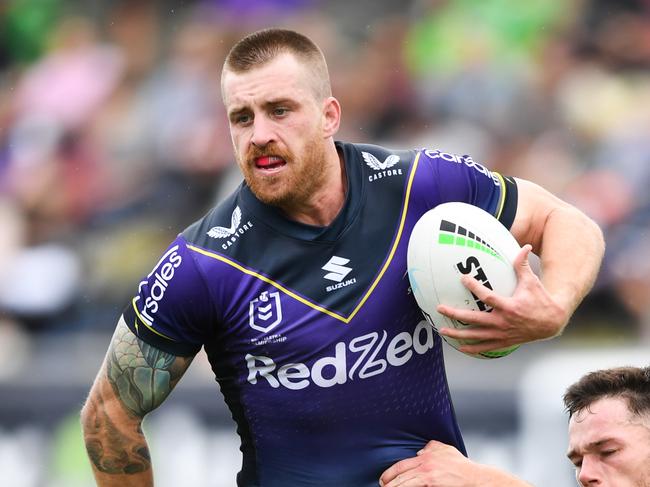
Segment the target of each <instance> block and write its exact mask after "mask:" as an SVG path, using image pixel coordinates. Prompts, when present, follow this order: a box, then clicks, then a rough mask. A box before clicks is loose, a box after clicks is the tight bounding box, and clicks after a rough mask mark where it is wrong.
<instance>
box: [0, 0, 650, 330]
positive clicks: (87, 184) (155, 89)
mask: <svg viewBox="0 0 650 487" xmlns="http://www.w3.org/2000/svg"><path fill="white" fill-rule="evenodd" d="M267 26H282V27H288V28H292V29H295V30H299V31H301V32H303V33H305V34H307V35H309V36H310V37H312V38H313V39H314V40H315V41H316V42H317V43H318V44H319V45H320V46H321V47H322V48H323V50H324V52H325V55H326V58H327V59H328V62H329V67H330V74H331V77H332V83H333V91H334V95H335V96H336V97H337V98H339V100H340V101H341V103H342V106H343V126H342V129H341V132H340V134H339V138H341V139H343V140H348V141H352V142H362V141H363V142H376V143H380V144H384V145H388V146H389V147H395V148H408V147H412V148H416V147H429V148H440V149H442V150H445V151H448V152H456V153H464V154H471V155H472V156H473V157H474V159H475V160H480V161H482V162H484V163H485V164H486V165H488V166H489V167H490V168H492V169H494V170H498V171H501V172H503V173H504V174H508V175H513V176H519V177H523V178H528V179H531V180H533V181H535V182H537V183H539V184H541V185H542V186H544V187H546V188H548V189H549V190H551V191H553V192H554V193H556V194H557V195H559V196H561V197H562V198H564V199H566V200H568V201H570V202H572V203H574V204H575V205H577V206H578V207H580V208H581V209H583V210H584V211H585V212H586V213H587V214H589V215H590V216H591V217H592V218H594V219H595V220H596V221H597V222H598V223H599V224H600V225H601V226H602V228H603V230H604V231H605V234H606V238H607V242H608V249H607V255H606V259H605V264H604V267H603V271H602V273H601V276H600V278H599V281H598V282H597V285H596V288H595V289H594V292H593V293H592V295H591V296H590V297H589V298H588V299H587V300H586V302H585V303H584V305H583V307H582V308H581V309H580V310H579V312H578V313H577V315H576V318H575V320H574V321H575V322H576V323H575V326H573V327H570V329H571V331H569V332H568V333H570V334H577V335H579V336H581V338H584V337H599V336H604V337H605V338H606V339H608V340H610V339H611V338H612V337H615V338H622V339H626V340H639V339H644V340H647V341H650V1H649V0H568V1H562V2H560V1H550V2H549V1H548V0H528V1H526V2H522V1H520V0H489V1H479V0H413V1H401V2H391V1H389V0H382V1H379V0H377V1H371V0H365V1H360V2H345V1H342V0H338V1H329V2H325V1H324V0H323V1H318V0H284V1H283V0H202V1H201V0H195V1H180V0H178V1H172V0H161V1H154V0H140V1H137V2H133V1H128V0H116V1H108V0H106V1H95V2H81V1H64V0H6V1H4V2H2V3H1V4H0V228H1V232H2V237H1V238H0V333H1V331H2V330H5V331H6V330H9V329H11V330H21V331H23V332H25V333H28V334H30V335H32V334H38V333H52V332H55V333H59V332H65V331H75V332H76V331H93V332H96V331H99V332H110V331H112V329H113V327H114V325H115V322H116V319H117V317H118V316H119V313H120V311H121V308H122V307H123V306H125V305H126V304H127V302H128V300H129V298H130V297H131V296H132V295H133V293H134V292H135V290H136V286H137V283H138V282H139V280H140V278H141V277H142V276H143V275H145V274H147V273H148V272H149V270H150V269H151V267H152V265H153V264H154V263H155V262H156V260H157V257H158V256H159V254H160V253H161V251H162V250H163V249H164V248H165V247H166V245H167V244H168V243H169V241H170V240H171V239H173V238H174V236H175V235H176V234H177V233H178V232H180V231H182V230H183V229H184V228H185V226H186V225H188V224H189V223H191V222H192V221H193V220H194V219H196V218H199V217H200V216H201V215H202V214H203V213H204V212H205V211H206V210H207V209H208V208H209V207H210V206H211V205H213V204H214V203H215V202H216V201H218V200H219V199H220V198H221V197H222V196H224V194H226V193H227V192H228V191H229V190H230V189H231V188H232V187H234V185H236V184H237V183H238V182H239V180H240V178H239V175H238V172H237V169H236V167H235V164H234V160H233V157H232V149H231V143H230V140H229V134H228V126H227V120H226V117H225V115H224V112H223V107H222V104H221V95H220V87H219V79H220V70H221V63H222V61H223V58H224V56H225V54H226V53H227V50H228V48H229V47H230V46H231V45H232V44H233V43H234V42H235V41H236V40H238V39H239V38H241V37H242V36H243V35H245V34H247V33H249V32H251V31H253V30H256V29H258V28H262V27H267ZM580 251H581V247H580V242H579V241H577V242H575V252H580ZM601 332H602V333H601Z"/></svg>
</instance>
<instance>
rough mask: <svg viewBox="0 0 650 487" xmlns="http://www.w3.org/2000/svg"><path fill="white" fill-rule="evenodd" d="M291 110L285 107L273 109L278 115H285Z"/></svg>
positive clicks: (274, 113) (275, 114)
mask: <svg viewBox="0 0 650 487" xmlns="http://www.w3.org/2000/svg"><path fill="white" fill-rule="evenodd" d="M288 112H289V109H288V108H285V107H275V108H274V109H273V115H274V116H276V117H283V116H285V115H286V114H287V113H288Z"/></svg>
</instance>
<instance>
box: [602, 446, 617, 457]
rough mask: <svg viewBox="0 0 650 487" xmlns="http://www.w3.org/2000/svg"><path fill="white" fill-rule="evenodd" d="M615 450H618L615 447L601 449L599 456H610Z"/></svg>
mask: <svg viewBox="0 0 650 487" xmlns="http://www.w3.org/2000/svg"><path fill="white" fill-rule="evenodd" d="M617 451H618V450H617V449H615V448H613V449H609V450H603V451H601V452H600V456H601V457H610V456H612V455H613V454H614V453H616V452H617Z"/></svg>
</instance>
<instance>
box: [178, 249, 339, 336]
mask: <svg viewBox="0 0 650 487" xmlns="http://www.w3.org/2000/svg"><path fill="white" fill-rule="evenodd" d="M187 248H188V249H190V250H194V251H195V252H198V253H199V254H203V255H205V256H207V257H212V258H213V259H217V260H220V261H221V262H223V263H224V264H228V265H230V266H232V267H234V268H235V269H237V270H240V271H241V272H243V273H244V274H248V275H249V276H253V277H256V278H258V279H259V280H260V281H264V282H266V283H268V284H271V285H272V286H274V287H276V288H278V289H279V290H280V291H282V292H283V293H285V294H287V295H289V296H291V297H292V298H294V299H296V300H297V301H300V302H301V303H303V304H306V305H307V306H310V307H312V308H314V309H315V310H317V311H320V312H322V313H325V314H327V315H330V316H331V317H332V318H336V319H337V320H341V321H343V322H345V323H347V321H346V318H344V317H343V316H341V315H339V314H336V313H334V312H333V311H330V310H328V309H326V308H323V307H322V306H319V305H317V304H314V303H312V302H311V301H308V300H306V299H305V298H303V297H302V296H299V295H298V294H296V293H294V292H293V291H291V290H289V289H287V288H286V287H284V286H283V285H282V284H279V283H277V282H275V281H274V280H273V279H269V278H268V277H266V276H263V275H262V274H258V273H257V272H255V271H251V270H249V269H246V268H245V267H243V266H241V265H239V264H238V263H237V262H234V261H232V260H230V259H228V258H226V257H224V256H223V255H219V254H216V253H214V252H210V251H209V250H205V249H202V248H200V247H195V246H194V245H190V244H188V245H187Z"/></svg>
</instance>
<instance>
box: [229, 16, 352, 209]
mask: <svg viewBox="0 0 650 487" xmlns="http://www.w3.org/2000/svg"><path fill="white" fill-rule="evenodd" d="M221 92H222V97H223V102H224V105H225V107H226V111H227V114H228V119H229V122H230V133H231V137H232V142H233V147H234V150H235V156H236V158H237V162H238V164H239V165H240V167H241V169H242V172H243V174H244V177H245V179H246V182H247V183H248V185H249V186H250V188H251V190H252V191H253V192H254V193H255V194H256V196H257V197H258V198H259V199H260V200H262V201H264V202H265V203H268V204H273V205H278V206H289V207H290V206H292V205H297V204H301V203H302V202H304V201H305V200H306V199H308V198H309V196H310V195H311V194H312V193H313V192H314V190H315V189H317V188H319V187H321V186H322V185H323V182H324V181H325V180H326V179H327V177H328V176H329V175H331V174H330V173H331V171H332V168H331V167H329V166H331V165H332V164H329V165H328V164H325V162H326V160H328V161H329V162H332V159H333V158H332V154H334V155H335V154H336V152H335V150H334V149H333V148H334V145H333V139H332V137H333V135H334V134H335V133H336V131H337V130H338V127H339V122H340V106H339V103H338V101H337V100H336V99H335V98H333V97H332V96H331V95H332V94H331V87H330V80H329V74H328V71H327V64H326V62H325V58H324V56H323V53H322V52H321V50H320V49H319V48H318V46H316V44H314V43H313V42H312V41H311V40H310V39H308V38H307V37H305V36H304V35H302V34H299V33H297V32H293V31H290V30H282V29H266V30H262V31H258V32H255V33H253V34H250V35H249V36H247V37H245V38H244V39H242V40H240V41H239V42H238V43H237V44H236V45H235V46H234V47H233V48H232V49H231V51H230V53H229V54H228V56H227V57H226V60H225V62H224V66H223V71H222V74H221ZM332 151H333V152H332ZM326 156H327V157H326Z"/></svg>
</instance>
